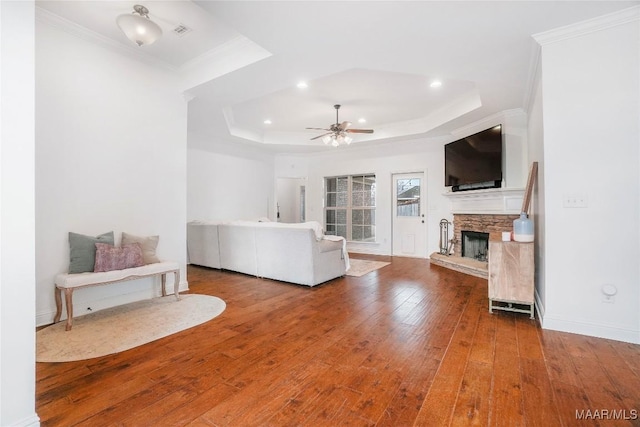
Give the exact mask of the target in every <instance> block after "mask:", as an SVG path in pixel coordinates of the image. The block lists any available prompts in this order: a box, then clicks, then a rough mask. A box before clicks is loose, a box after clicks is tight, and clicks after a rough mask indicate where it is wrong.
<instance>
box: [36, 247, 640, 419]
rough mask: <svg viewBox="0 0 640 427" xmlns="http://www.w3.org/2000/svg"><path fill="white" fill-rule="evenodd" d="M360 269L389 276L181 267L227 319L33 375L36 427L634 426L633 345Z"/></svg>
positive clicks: (444, 282)
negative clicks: (295, 281)
mask: <svg viewBox="0 0 640 427" xmlns="http://www.w3.org/2000/svg"><path fill="white" fill-rule="evenodd" d="M356 256H357V255H356ZM360 258H369V259H382V260H388V261H391V264H390V265H389V266H387V267H384V268H382V269H380V270H378V271H376V272H373V273H370V274H367V275H365V276H362V277H344V278H340V279H336V280H334V281H331V282H329V283H326V284H323V285H321V286H318V287H314V288H307V287H303V286H298V285H291V284H285V283H280V282H275V281H270V280H264V279H257V278H254V277H250V276H245V275H241V274H236V273H230V272H221V271H218V270H211V269H206V268H199V267H191V266H189V268H188V280H189V286H190V290H191V292H192V293H200V294H210V295H216V296H218V297H220V298H222V299H224V300H225V301H226V303H227V309H226V310H225V311H224V312H223V313H222V314H221V315H220V316H218V317H217V318H215V319H213V320H212V321H210V322H208V323H205V324H203V325H200V326H197V327H195V328H192V329H189V330H186V331H183V332H181V333H178V334H175V335H172V336H169V337H167V338H163V339H161V340H158V341H155V342H153V343H149V344H147V345H144V346H141V347H138V348H135V349H132V350H129V351H126V352H123V353H119V354H116V355H112V356H106V357H101V358H96V359H91V360H87V361H80V362H70V363H57V364H55V363H38V364H37V367H36V379H37V385H36V392H37V393H36V409H37V413H38V415H39V416H40V418H41V421H42V425H43V426H75V425H80V426H181V425H190V426H211V425H233V426H263V425H274V426H299V425H305V426H323V425H331V426H335V425H381V426H411V425H418V426H459V425H464V426H467V425H477V426H574V425H579V426H589V425H615V426H624V425H640V420H639V419H638V417H640V414H639V412H640V346H638V345H632V344H626V343H621V342H616V341H609V340H604V339H596V338H590V337H584V336H579V335H572V334H566V333H559V332H553V331H543V330H541V329H540V327H539V326H538V325H537V321H534V320H530V319H529V318H528V316H527V315H524V314H514V313H507V312H499V313H494V314H490V313H489V312H488V302H487V284H486V280H483V279H479V278H476V277H472V276H467V275H464V274H461V273H457V272H454V271H450V270H447V269H444V268H442V267H438V266H431V265H430V264H429V261H428V260H418V259H409V258H389V257H366V256H360ZM604 411H607V412H606V414H605V412H604ZM577 414H578V415H582V417H583V418H586V419H582V420H578V419H577ZM614 417H617V418H623V419H618V420H616V421H610V420H612V419H614Z"/></svg>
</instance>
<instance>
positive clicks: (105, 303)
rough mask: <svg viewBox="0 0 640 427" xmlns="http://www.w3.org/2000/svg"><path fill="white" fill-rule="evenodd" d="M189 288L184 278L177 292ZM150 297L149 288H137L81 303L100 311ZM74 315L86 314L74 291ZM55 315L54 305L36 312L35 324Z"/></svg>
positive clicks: (46, 320)
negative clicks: (76, 301) (49, 308)
mask: <svg viewBox="0 0 640 427" xmlns="http://www.w3.org/2000/svg"><path fill="white" fill-rule="evenodd" d="M188 290H189V282H188V281H186V280H184V281H182V280H181V281H180V287H179V291H178V292H186V291H188ZM153 292H154V295H153V296H154V297H159V296H160V291H159V290H158V291H157V293H156V291H155V290H154V291H153ZM167 293H168V294H169V295H173V285H171V286H168V287H167ZM149 297H150V294H149V289H142V290H138V291H136V292H130V293H127V294H120V295H111V296H109V297H106V298H98V299H95V300H89V301H83V305H87V304H89V305H90V306H91V308H92V310H91V312H96V311H100V310H104V309H105V308H110V307H115V306H118V305H123V304H127V303H130V302H134V301H140V300H143V299H147V298H149ZM62 304H63V306H62V318H61V319H60V320H64V319H66V318H67V314H66V309H65V307H64V302H63V303H62ZM73 306H74V310H73V311H74V313H73V315H74V317H76V316H82V315H83V314H87V312H86V311H80V310H79V306H78V307H77V304H75V293H74V304H73ZM55 315H56V310H55V307H54V308H52V309H51V310H48V311H44V312H40V313H37V314H36V326H46V325H50V324H51V323H52V322H53V318H54V317H55Z"/></svg>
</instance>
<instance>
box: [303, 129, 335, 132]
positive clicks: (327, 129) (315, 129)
mask: <svg viewBox="0 0 640 427" xmlns="http://www.w3.org/2000/svg"><path fill="white" fill-rule="evenodd" d="M305 129H310V130H326V131H327V132H329V131H330V130H331V129H325V128H305Z"/></svg>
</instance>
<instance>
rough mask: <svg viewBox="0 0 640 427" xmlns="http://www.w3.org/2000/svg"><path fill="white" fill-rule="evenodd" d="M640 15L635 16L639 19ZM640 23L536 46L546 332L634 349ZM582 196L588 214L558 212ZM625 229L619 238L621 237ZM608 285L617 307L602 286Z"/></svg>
mask: <svg viewBox="0 0 640 427" xmlns="http://www.w3.org/2000/svg"><path fill="white" fill-rule="evenodd" d="M637 10H638V9H636V11H637ZM638 37H639V25H638V20H637V14H636V19H635V21H632V22H629V21H628V20H626V23H623V24H619V25H615V26H606V27H604V28H600V29H597V30H595V31H592V32H588V31H581V32H580V33H578V35H577V36H576V37H572V38H569V37H562V38H560V39H558V40H552V41H550V42H547V43H544V44H543V46H542V76H543V79H542V97H543V100H544V108H543V120H544V181H545V183H546V185H545V191H544V204H545V211H546V212H545V215H546V218H545V254H544V258H545V276H546V277H545V300H546V303H545V317H544V322H543V325H544V327H545V328H549V329H557V330H564V331H569V332H576V333H581V334H586V335H594V336H600V337H605V338H612V339H617V340H624V341H630V342H636V343H637V342H640V319H639V315H640V314H639V313H640V295H639V293H640V272H639V269H638V260H639V259H640V206H639V201H640V176H639V172H638V171H639V169H640V168H639V166H640V164H639V163H640V161H639V159H640V156H639V155H640V152H639V141H640V132H639V129H638V117H640V106H639V102H638V99H639V98H638V93H639V79H640V66H639V58H638V57H639V55H638ZM567 194H584V195H586V196H587V199H588V207H587V208H580V209H576V208H574V209H571V208H563V203H562V201H563V196H564V195H567ZM620 231H622V232H620ZM604 284H613V285H615V286H616V287H617V289H618V293H617V295H616V296H615V303H613V304H609V303H604V302H603V294H602V292H601V288H602V286H603V285H604Z"/></svg>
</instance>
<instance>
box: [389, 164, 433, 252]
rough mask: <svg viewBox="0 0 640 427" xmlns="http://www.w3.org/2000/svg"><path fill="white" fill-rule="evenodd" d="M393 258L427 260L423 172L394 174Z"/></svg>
mask: <svg viewBox="0 0 640 427" xmlns="http://www.w3.org/2000/svg"><path fill="white" fill-rule="evenodd" d="M392 188H393V203H392V205H393V212H392V217H393V224H392V225H393V236H392V240H393V242H392V255H393V256H406V257H413V258H426V257H427V224H426V218H425V197H424V191H425V190H424V173H423V172H416V173H402V174H393V177H392Z"/></svg>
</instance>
